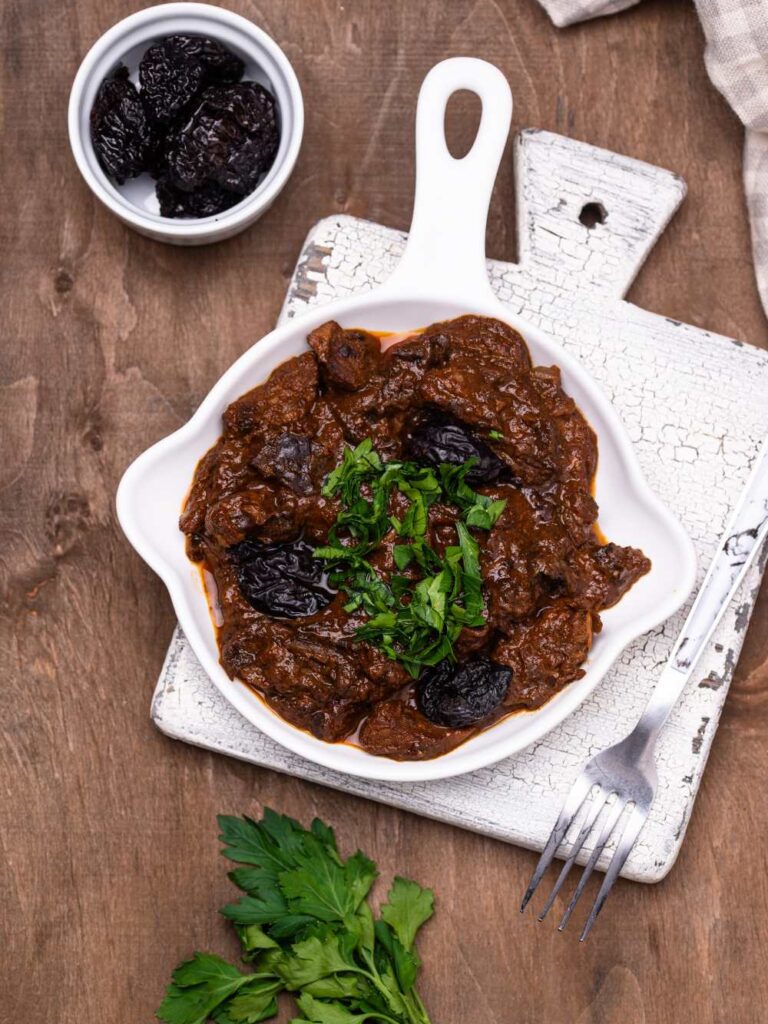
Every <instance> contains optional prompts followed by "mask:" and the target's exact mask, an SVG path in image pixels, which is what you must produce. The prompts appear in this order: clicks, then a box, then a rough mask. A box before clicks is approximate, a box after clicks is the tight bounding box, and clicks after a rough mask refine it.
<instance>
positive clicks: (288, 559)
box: [229, 540, 336, 619]
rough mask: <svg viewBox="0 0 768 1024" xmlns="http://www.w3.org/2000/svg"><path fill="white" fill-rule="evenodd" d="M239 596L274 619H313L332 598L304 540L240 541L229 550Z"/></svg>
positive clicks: (321, 564)
mask: <svg viewBox="0 0 768 1024" xmlns="http://www.w3.org/2000/svg"><path fill="white" fill-rule="evenodd" d="M229 556H230V558H231V559H232V561H233V563H234V565H235V570H236V573H237V582H238V584H239V586H240V592H241V593H242V595H243V597H244V598H245V599H246V601H247V602H248V603H249V604H250V605H251V606H252V607H253V608H255V609H256V610H257V611H259V612H264V614H265V615H271V616H274V617H275V618H285V619H298V618H301V617H303V616H305V615H314V614H315V613H316V612H319V611H320V610H321V609H323V608H325V606H326V605H328V604H330V603H331V601H332V600H333V598H334V597H335V596H336V592H335V591H334V590H332V589H331V588H330V587H329V586H328V583H327V575H326V567H325V563H324V562H322V561H320V559H319V558H315V556H314V549H313V547H312V545H311V544H308V543H307V542H306V541H304V540H293V541H288V542H286V543H284V544H260V543H259V542H258V541H255V540H244V541H242V542H241V543H240V544H236V545H235V546H234V547H232V548H230V549H229Z"/></svg>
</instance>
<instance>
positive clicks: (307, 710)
mask: <svg viewBox="0 0 768 1024" xmlns="http://www.w3.org/2000/svg"><path fill="white" fill-rule="evenodd" d="M266 700H267V704H269V706H270V707H271V708H273V709H274V710H275V711H276V712H277V713H278V714H279V715H280V716H281V717H282V718H284V719H285V720H286V721H287V722H290V723H291V724H292V725H297V726H298V727H299V728H300V729H306V731H307V732H311V733H312V735H313V736H316V737H317V739H319V740H325V742H326V743H338V742H339V741H340V740H343V739H346V737H347V736H349V734H350V733H352V732H354V731H355V729H356V728H357V726H358V725H359V723H360V721H361V719H362V718H363V717H364V716H365V715H366V713H367V712H368V710H369V708H370V705H369V704H355V703H353V702H351V701H348V700H329V701H327V703H325V704H321V705H318V703H317V700H316V698H315V697H314V695H313V694H311V693H297V694H293V695H292V696H290V697H282V696H280V695H279V694H276V693H272V694H269V695H268V696H267V698H266Z"/></svg>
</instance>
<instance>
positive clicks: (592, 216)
mask: <svg viewBox="0 0 768 1024" xmlns="http://www.w3.org/2000/svg"><path fill="white" fill-rule="evenodd" d="M607 216H608V211H607V210H606V208H605V207H604V206H603V204H602V203H585V204H584V206H582V208H581V213H580V214H579V221H580V222H581V223H582V224H583V225H584V227H585V228H588V229H589V230H590V231H591V230H592V228H593V227H594V226H595V224H605V220H606V218H607Z"/></svg>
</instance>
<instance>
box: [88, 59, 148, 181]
mask: <svg viewBox="0 0 768 1024" xmlns="http://www.w3.org/2000/svg"><path fill="white" fill-rule="evenodd" d="M90 121H91V141H92V142H93V148H94V151H95V153H96V156H97V157H98V160H99V163H100V164H101V166H102V167H103V168H104V170H105V171H106V173H107V174H108V175H109V176H110V177H111V178H113V179H114V181H116V182H117V183H118V185H122V184H123V183H124V182H125V180H126V179H127V178H135V177H136V176H137V175H138V174H141V173H142V172H143V171H145V170H146V169H147V167H148V166H149V162H150V159H151V156H152V151H153V148H154V139H153V136H152V131H151V128H150V124H149V119H148V118H147V114H146V111H145V109H144V105H143V103H142V101H141V97H140V96H139V93H138V91H137V89H136V86H135V85H134V84H133V82H132V81H131V80H130V78H129V77H128V68H126V67H125V66H124V65H123V64H119V65H118V66H117V68H116V69H115V70H114V71H113V72H112V74H111V75H110V76H109V77H108V78H105V79H104V81H103V82H102V83H101V85H100V86H99V89H98V92H97V93H96V99H95V100H94V102H93V107H92V108H91V115H90Z"/></svg>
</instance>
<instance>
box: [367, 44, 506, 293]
mask: <svg viewBox="0 0 768 1024" xmlns="http://www.w3.org/2000/svg"><path fill="white" fill-rule="evenodd" d="M459 89H468V90H469V91H470V92H473V93H475V94H476V95H477V96H478V97H479V98H480V101H481V103H482V115H481V118H480V125H479V127H478V130H477V135H476V137H475V141H474V143H473V145H472V148H471V149H470V151H469V152H468V153H467V154H466V155H465V156H464V157H462V158H461V159H458V160H457V159H456V158H455V157H453V156H451V154H450V152H449V150H448V145H447V143H446V139H445V109H446V106H447V104H448V100H449V99H450V98H451V96H452V95H453V93H455V92H457V91H458V90H459ZM511 121H512V91H511V89H510V88H509V84H508V82H507V80H506V78H505V77H504V75H503V74H502V73H501V71H499V69H498V68H497V67H494V65H493V64H489V63H488V62H487V61H484V60H477V59H476V58H474V57H452V58H450V59H449V60H444V61H442V62H441V63H440V64H437V65H436V66H435V67H433V68H432V70H431V71H430V72H429V74H428V75H427V77H426V78H425V79H424V82H423V84H422V86H421V91H420V92H419V101H418V106H417V109H416V192H415V196H414V203H413V218H412V221H411V229H410V233H409V236H408V242H407V245H406V248H405V252H404V254H403V256H402V258H401V260H400V263H399V264H398V265H397V267H396V269H395V271H394V273H393V274H392V276H391V277H390V278H389V280H388V281H386V282H385V284H384V285H383V286H382V287H383V289H384V290H386V291H387V292H390V291H392V292H396V293H397V295H398V296H402V297H408V296H411V295H414V296H416V295H424V294H425V293H426V294H429V295H430V296H436V297H437V296H440V295H445V296H446V298H451V299H457V298H458V299H466V300H467V301H468V303H469V304H470V305H471V304H472V302H473V301H475V302H478V304H479V303H481V302H483V301H484V300H485V299H487V298H488V296H489V295H490V294H491V286H490V283H489V281H488V273H487V270H486V263H485V227H486V222H487V219H488V206H489V204H490V201H491V193H492V192H493V185H494V182H495V180H496V174H497V172H498V169H499V162H500V161H501V156H502V153H503V152H504V147H505V145H506V141H507V136H508V135H509V128H510V123H511Z"/></svg>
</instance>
